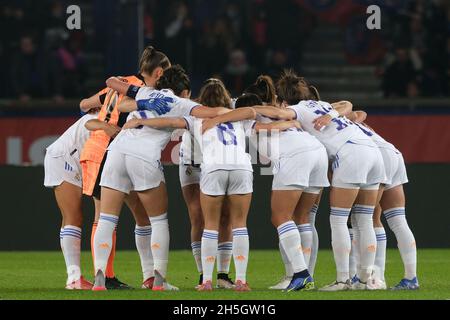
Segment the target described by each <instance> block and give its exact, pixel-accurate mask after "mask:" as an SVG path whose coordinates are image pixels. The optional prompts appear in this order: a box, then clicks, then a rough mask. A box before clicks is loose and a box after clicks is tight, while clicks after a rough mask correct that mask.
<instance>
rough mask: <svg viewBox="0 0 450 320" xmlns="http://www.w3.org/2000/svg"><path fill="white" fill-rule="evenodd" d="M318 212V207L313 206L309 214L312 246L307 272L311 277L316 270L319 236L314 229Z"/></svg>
mask: <svg viewBox="0 0 450 320" xmlns="http://www.w3.org/2000/svg"><path fill="white" fill-rule="evenodd" d="M318 212H319V206H318V205H317V204H315V205H314V206H313V207H312V209H311V211H310V212H309V224H310V225H311V227H312V228H313V244H312V247H311V249H312V250H311V257H310V259H309V265H308V271H309V273H310V274H311V276H313V275H314V271H315V269H316V261H317V254H318V253H319V234H318V233H317V229H316V215H317V213H318Z"/></svg>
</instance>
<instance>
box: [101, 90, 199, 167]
mask: <svg viewBox="0 0 450 320" xmlns="http://www.w3.org/2000/svg"><path fill="white" fill-rule="evenodd" d="M152 98H166V99H168V105H169V107H170V111H169V112H168V113H166V114H164V115H161V116H160V115H158V114H157V113H155V112H153V111H133V112H131V113H130V115H129V116H128V120H130V119H133V118H138V119H151V118H158V117H163V118H169V117H170V118H182V117H185V116H189V115H190V114H191V111H192V109H193V108H195V107H196V106H198V105H199V104H198V103H197V102H193V101H191V100H189V99H183V98H180V97H177V96H176V95H175V94H174V93H173V92H172V91H171V90H167V89H164V90H155V89H152V88H149V87H143V88H140V89H139V91H138V93H137V95H136V101H137V100H145V99H152ZM174 130H175V129H171V128H168V129H161V130H158V129H153V128H150V127H146V126H144V127H141V128H134V129H128V130H122V131H121V132H120V133H119V134H118V135H117V137H116V138H115V139H114V141H113V142H112V143H111V145H110V146H109V148H108V150H114V151H117V152H120V153H123V154H128V155H131V156H134V157H137V158H140V159H142V160H146V161H150V162H154V161H158V160H160V159H161V152H162V151H163V150H164V148H165V147H166V146H167V144H168V143H169V142H170V139H171V137H172V133H173V131H174Z"/></svg>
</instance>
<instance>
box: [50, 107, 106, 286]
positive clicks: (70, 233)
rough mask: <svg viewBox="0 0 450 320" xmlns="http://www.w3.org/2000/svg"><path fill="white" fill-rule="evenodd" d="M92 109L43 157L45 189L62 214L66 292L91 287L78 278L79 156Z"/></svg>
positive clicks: (79, 229)
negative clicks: (52, 193)
mask: <svg viewBox="0 0 450 320" xmlns="http://www.w3.org/2000/svg"><path fill="white" fill-rule="evenodd" d="M96 111H97V110H95V109H92V111H91V112H90V113H89V114H86V115H84V116H83V117H81V118H80V119H79V120H78V121H77V122H75V123H74V124H73V125H72V126H70V128H69V129H67V130H66V131H65V132H64V133H63V134H62V135H61V136H60V137H59V138H58V140H56V141H55V142H54V143H52V144H51V145H50V146H49V147H48V148H47V152H46V154H45V159H44V170H45V178H44V186H46V187H48V188H53V189H54V192H55V197H56V202H57V204H58V207H59V209H60V211H61V215H62V224H61V231H60V244H61V250H62V253H63V255H64V260H65V263H66V268H67V283H66V289H68V290H91V289H92V283H90V282H89V281H86V280H85V279H84V278H83V276H82V274H81V267H80V250H81V226H82V223H83V212H82V208H81V205H82V201H81V200H82V189H81V188H82V176H81V166H80V152H81V150H82V149H83V145H84V143H85V142H86V140H87V139H88V138H89V131H88V130H87V129H86V128H85V126H84V125H85V123H86V122H88V121H89V120H91V119H95V118H96V117H97V114H96Z"/></svg>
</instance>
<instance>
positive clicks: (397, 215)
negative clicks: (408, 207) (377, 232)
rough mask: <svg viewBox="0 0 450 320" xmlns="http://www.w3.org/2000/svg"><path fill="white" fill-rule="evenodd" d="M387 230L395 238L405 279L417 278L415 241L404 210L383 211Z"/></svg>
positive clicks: (400, 208)
mask: <svg viewBox="0 0 450 320" xmlns="http://www.w3.org/2000/svg"><path fill="white" fill-rule="evenodd" d="M384 216H385V218H386V220H387V223H388V225H389V228H390V229H391V230H392V232H394V234H395V237H396V238H397V246H398V249H399V250H400V255H401V257H402V261H403V265H404V267H405V275H404V277H405V278H406V279H409V280H411V279H413V278H415V277H416V276H417V248H416V240H415V239H414V235H413V233H412V231H411V229H410V228H409V226H408V222H407V221H406V215H405V208H404V207H399V208H392V209H389V210H386V211H384Z"/></svg>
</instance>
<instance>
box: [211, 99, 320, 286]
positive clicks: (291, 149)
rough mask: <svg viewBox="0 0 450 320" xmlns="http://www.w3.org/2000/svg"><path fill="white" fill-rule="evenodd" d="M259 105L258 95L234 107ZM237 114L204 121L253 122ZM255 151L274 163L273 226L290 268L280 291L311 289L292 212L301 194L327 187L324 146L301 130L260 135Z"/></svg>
mask: <svg viewBox="0 0 450 320" xmlns="http://www.w3.org/2000/svg"><path fill="white" fill-rule="evenodd" d="M261 104H262V101H261V100H260V99H259V97H258V96H256V95H254V94H244V95H243V96H241V97H240V98H239V99H238V100H237V102H236V108H240V107H248V106H255V105H261ZM246 109H250V110H255V109H252V108H246ZM256 110H258V109H256ZM240 114H242V115H243V116H244V115H245V109H238V110H236V111H234V112H230V113H228V114H225V115H222V116H219V117H217V118H214V119H211V120H206V121H205V122H207V127H208V128H209V127H211V126H212V125H216V124H218V123H224V122H229V121H238V120H247V119H252V116H253V115H252V113H251V112H248V114H249V116H250V118H241V117H240ZM253 118H254V116H253ZM256 120H257V121H258V123H261V124H268V123H269V124H270V123H274V121H273V120H271V119H269V118H267V117H263V116H260V115H258V116H256ZM211 123H212V124H211ZM204 126H205V123H204ZM252 141H254V140H252ZM266 146H268V147H266ZM258 150H259V151H260V153H262V154H263V155H264V156H266V157H268V158H269V159H270V160H271V161H272V162H274V163H275V167H274V178H273V184H272V199H271V204H272V223H273V225H274V226H275V228H277V230H278V235H279V243H280V249H281V251H282V252H283V253H284V254H285V255H286V256H287V259H288V261H289V263H290V265H291V266H292V275H291V276H292V278H291V281H290V283H289V284H288V286H287V287H285V288H283V289H286V290H287V291H300V290H310V289H312V288H314V281H313V278H312V277H311V276H310V274H309V272H308V266H307V263H306V262H305V259H304V255H303V251H302V242H301V238H300V233H299V230H298V227H297V225H296V224H295V222H294V221H293V213H294V210H295V208H296V207H297V204H298V203H299V201H300V199H301V197H302V193H303V191H305V192H307V193H313V194H319V193H320V191H321V189H322V188H323V187H327V186H329V182H328V178H327V172H328V158H327V153H326V150H325V147H324V146H323V145H322V144H321V143H320V142H319V141H318V140H317V139H316V138H314V137H313V136H312V135H310V134H308V133H306V132H304V131H303V130H301V129H299V128H289V129H287V130H283V131H276V132H271V134H270V137H269V136H268V135H264V134H260V136H259V145H258ZM267 151H268V152H267Z"/></svg>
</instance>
